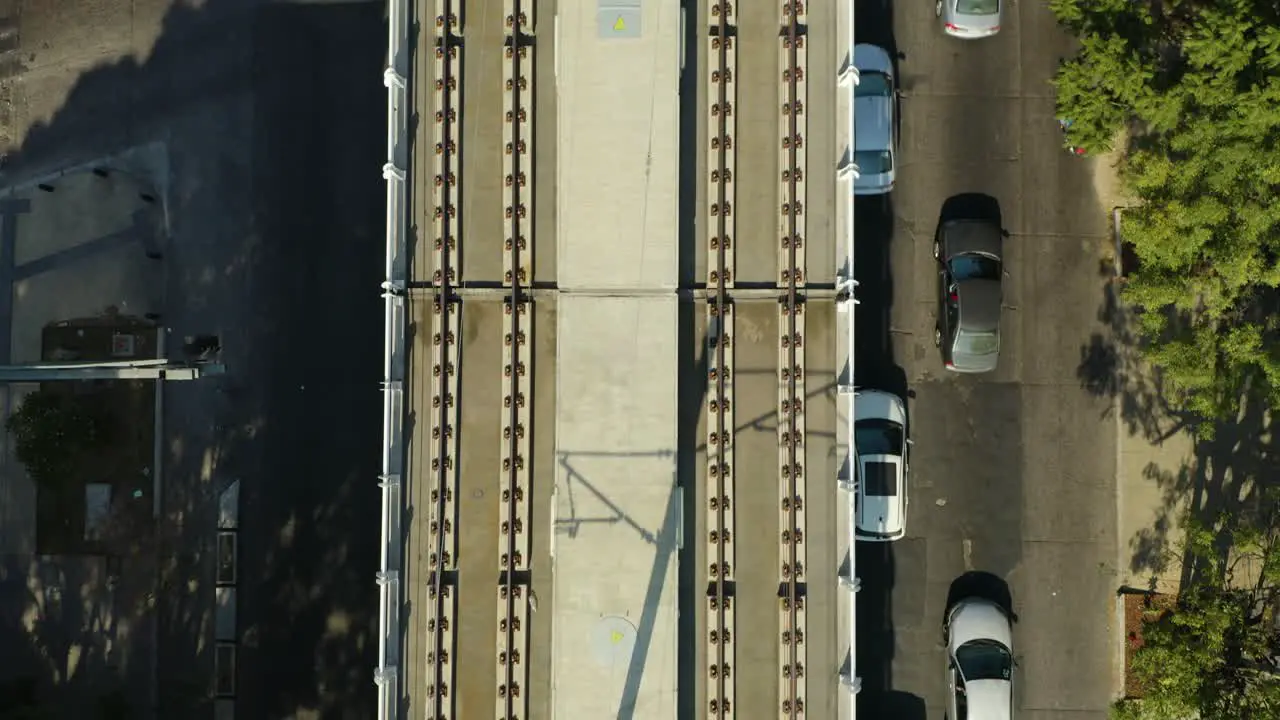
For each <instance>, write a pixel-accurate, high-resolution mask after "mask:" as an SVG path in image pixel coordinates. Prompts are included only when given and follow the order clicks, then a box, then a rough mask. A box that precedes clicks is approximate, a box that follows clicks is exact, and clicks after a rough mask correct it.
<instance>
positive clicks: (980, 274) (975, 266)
mask: <svg viewBox="0 0 1280 720" xmlns="http://www.w3.org/2000/svg"><path fill="white" fill-rule="evenodd" d="M947 270H948V271H949V272H950V273H951V279H952V281H954V282H962V281H964V280H979V279H986V280H999V279H1000V261H999V260H997V259H995V258H993V257H991V256H990V255H981V254H979V253H964V254H962V255H956V256H955V257H953V258H951V259H950V260H948V261H947Z"/></svg>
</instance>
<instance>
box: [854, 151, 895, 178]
mask: <svg viewBox="0 0 1280 720" xmlns="http://www.w3.org/2000/svg"><path fill="white" fill-rule="evenodd" d="M853 161H854V162H855V163H856V164H857V165H858V172H859V173H861V174H863V175H879V174H880V173H887V172H889V171H890V170H892V169H893V155H891V154H889V151H888V150H857V151H855V152H854V153H853Z"/></svg>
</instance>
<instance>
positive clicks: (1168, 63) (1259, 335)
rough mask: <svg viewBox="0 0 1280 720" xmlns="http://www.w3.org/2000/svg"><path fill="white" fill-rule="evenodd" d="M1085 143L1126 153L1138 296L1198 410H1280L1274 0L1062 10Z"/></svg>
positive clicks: (1064, 80)
mask: <svg viewBox="0 0 1280 720" xmlns="http://www.w3.org/2000/svg"><path fill="white" fill-rule="evenodd" d="M1051 6H1052V9H1053V11H1054V12H1055V14H1056V15H1057V16H1058V18H1059V20H1060V21H1061V22H1062V23H1063V24H1064V25H1065V26H1066V27H1068V28H1069V29H1070V30H1071V31H1073V32H1074V33H1075V34H1076V35H1077V36H1078V37H1079V39H1080V48H1079V51H1078V52H1077V53H1076V55H1075V56H1074V57H1072V58H1070V59H1068V60H1066V61H1065V62H1064V63H1063V64H1062V66H1061V68H1060V69H1059V72H1058V75H1057V78H1056V79H1055V85H1056V88H1057V91H1058V100H1057V102H1058V112H1059V115H1060V116H1061V117H1066V118H1070V119H1071V120H1072V121H1073V122H1072V124H1071V126H1070V127H1069V128H1068V129H1067V136H1068V140H1069V141H1070V142H1071V144H1073V145H1075V146H1079V147H1084V148H1087V149H1089V150H1091V151H1095V152H1097V151H1105V150H1109V149H1111V148H1112V145H1113V144H1114V143H1116V142H1117V141H1118V140H1119V141H1123V142H1124V147H1122V148H1118V149H1120V150H1122V151H1123V157H1124V159H1123V163H1122V165H1121V173H1122V180H1123V182H1124V185H1125V187H1126V189H1127V190H1128V192H1129V193H1130V195H1131V196H1132V197H1134V198H1135V199H1136V200H1137V206H1136V207H1134V208H1131V209H1129V210H1127V211H1126V213H1125V221H1124V235H1125V240H1126V241H1128V242H1129V243H1131V244H1132V246H1133V248H1134V251H1135V253H1136V255H1137V257H1138V268H1137V271H1136V272H1135V273H1134V274H1133V276H1132V277H1131V278H1130V280H1129V283H1128V285H1127V287H1126V289H1125V294H1126V300H1127V302H1128V303H1129V304H1130V305H1132V306H1134V307H1136V308H1138V309H1139V310H1140V311H1142V312H1141V315H1140V317H1141V323H1142V327H1141V329H1142V330H1143V332H1144V335H1145V336H1146V337H1147V338H1148V339H1149V340H1150V343H1151V353H1152V359H1153V360H1154V361H1155V363H1156V364H1157V365H1160V366H1162V367H1163V369H1164V370H1165V378H1166V380H1167V381H1168V382H1169V384H1170V386H1171V389H1172V390H1173V391H1175V392H1176V393H1178V394H1180V395H1181V399H1182V400H1183V403H1184V404H1185V405H1186V407H1187V409H1188V410H1191V411H1194V412H1197V413H1199V414H1200V415H1202V416H1206V417H1218V416H1220V415H1221V414H1223V413H1227V412H1230V409H1231V407H1232V406H1233V405H1234V404H1235V398H1236V397H1237V394H1238V393H1239V392H1240V390H1241V387H1242V386H1243V384H1244V383H1246V382H1249V379H1253V380H1255V381H1261V384H1262V385H1263V386H1265V390H1266V391H1267V392H1269V393H1270V394H1271V395H1272V396H1273V397H1277V398H1278V399H1280V342H1278V340H1280V322H1278V321H1277V318H1280V313H1277V310H1280V291H1278V288H1280V152H1278V150H1280V11H1278V9H1277V6H1276V4H1275V3H1274V2H1271V1H1270V0H1161V2H1153V1H1151V0H1139V1H1137V2H1135V1H1134V0H1051Z"/></svg>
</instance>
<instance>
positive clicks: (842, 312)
mask: <svg viewBox="0 0 1280 720" xmlns="http://www.w3.org/2000/svg"><path fill="white" fill-rule="evenodd" d="M838 14H839V23H838V25H839V30H838V32H839V35H840V40H841V41H843V42H841V43H838V44H839V45H842V46H843V49H842V50H841V53H842V54H843V58H841V59H840V60H839V62H840V67H839V78H840V80H839V86H838V87H837V88H836V106H837V108H839V107H840V106H841V105H842V104H844V106H845V110H844V113H843V114H846V115H848V118H847V124H846V125H845V126H844V127H837V129H836V132H837V147H839V146H840V145H841V144H843V145H844V152H843V154H842V157H841V160H840V163H839V166H838V167H839V169H838V170H837V178H838V180H839V182H838V188H839V192H843V193H844V201H845V203H844V207H843V208H842V210H843V214H844V228H843V229H844V233H843V235H844V237H843V240H844V244H843V247H837V248H836V253H837V255H836V262H837V271H836V292H837V300H836V312H837V315H838V327H837V343H836V367H837V368H839V370H838V371H837V372H838V373H839V375H838V377H837V380H836V382H837V384H838V387H839V393H838V395H839V399H838V406H837V410H836V412H837V414H838V415H841V416H843V417H844V419H845V422H844V428H843V429H844V431H845V436H844V438H843V439H842V440H843V444H844V454H845V456H844V458H842V459H841V464H840V466H839V467H840V477H839V487H840V490H841V491H842V492H844V493H845V494H846V495H845V504H846V506H847V508H848V519H849V525H848V527H847V528H846V529H845V530H846V534H847V542H848V546H849V564H848V570H847V572H845V573H843V574H840V576H839V583H840V587H842V588H844V589H845V591H846V592H848V598H847V600H848V608H849V617H848V619H847V622H848V640H847V642H848V648H847V653H848V654H847V668H845V669H842V671H841V677H840V682H841V684H842V685H844V686H845V687H846V688H848V689H849V694H850V698H849V717H851V718H857V716H858V702H857V694H858V690H859V689H860V688H861V686H862V680H861V678H859V677H858V665H857V662H858V588H859V585H860V582H859V579H858V564H857V552H856V551H855V548H856V539H855V536H854V522H855V519H856V517H857V515H856V514H855V504H856V503H857V493H856V492H854V488H855V482H856V477H855V476H856V473H857V462H858V459H857V457H856V454H855V448H854V432H853V418H854V414H853V413H854V407H853V405H854V398H855V394H854V372H853V371H854V367H853V366H854V342H855V333H854V328H855V325H856V323H855V319H854V309H855V308H856V307H857V305H858V300H857V299H856V298H855V297H854V296H855V293H856V291H857V287H858V281H857V280H856V279H854V271H853V258H854V250H853V248H854V245H853V243H854V214H855V207H856V205H855V202H854V194H853V186H854V183H855V182H856V181H857V179H858V166H857V163H855V162H854V154H853V149H854V147H855V144H854V133H855V123H854V95H855V92H856V89H857V86H858V69H857V68H856V67H854V64H853V58H854V44H855V40H854V26H855V22H854V3H853V0H845V2H842V3H841V4H840V8H839V10H838ZM837 572H838V573H839V572H840V571H837Z"/></svg>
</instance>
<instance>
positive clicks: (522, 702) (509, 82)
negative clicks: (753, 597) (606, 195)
mask: <svg viewBox="0 0 1280 720" xmlns="http://www.w3.org/2000/svg"><path fill="white" fill-rule="evenodd" d="M504 9H505V11H506V15H505V23H506V40H505V47H504V49H503V68H504V72H503V83H504V91H503V172H504V174H505V177H504V178H503V187H504V197H505V198H506V201H505V202H504V204H503V205H504V207H503V228H504V231H505V232H504V234H505V238H504V239H503V249H504V255H503V257H504V261H503V288H504V289H505V290H506V292H507V295H506V297H505V298H504V299H503V321H502V326H503V353H504V359H503V366H502V386H503V393H502V403H503V407H502V414H503V415H502V416H503V424H502V447H501V454H500V457H501V458H502V470H501V477H500V478H499V491H500V492H499V496H500V499H499V503H500V506H499V518H498V519H499V523H498V525H499V538H498V552H499V558H498V577H499V582H498V596H497V612H498V637H497V682H498V686H497V689H496V693H495V712H494V717H495V718H496V720H523V719H524V718H527V717H528V708H529V697H528V693H527V692H526V686H527V685H528V678H529V670H528V663H527V662H526V660H527V658H528V656H529V620H530V618H529V614H530V608H531V607H532V598H531V597H530V594H529V592H530V584H529V570H530V564H529V561H530V557H529V555H530V543H529V525H530V514H531V507H530V496H531V493H530V486H529V478H530V470H531V465H530V459H531V458H530V452H529V450H530V437H529V435H530V430H531V429H532V409H531V405H532V399H533V392H532V384H531V383H530V379H531V375H532V362H531V356H530V340H531V338H532V334H533V312H532V309H533V300H532V299H531V298H530V297H529V296H528V288H529V286H530V285H531V283H532V281H533V263H532V261H533V252H532V246H531V245H530V238H531V236H532V234H533V217H532V212H533V186H532V178H533V155H532V153H531V150H532V146H533V124H532V121H533V45H532V29H533V25H532V20H533V18H532V14H533V2H532V1H531V0H523V1H522V0H505V2H504Z"/></svg>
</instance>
